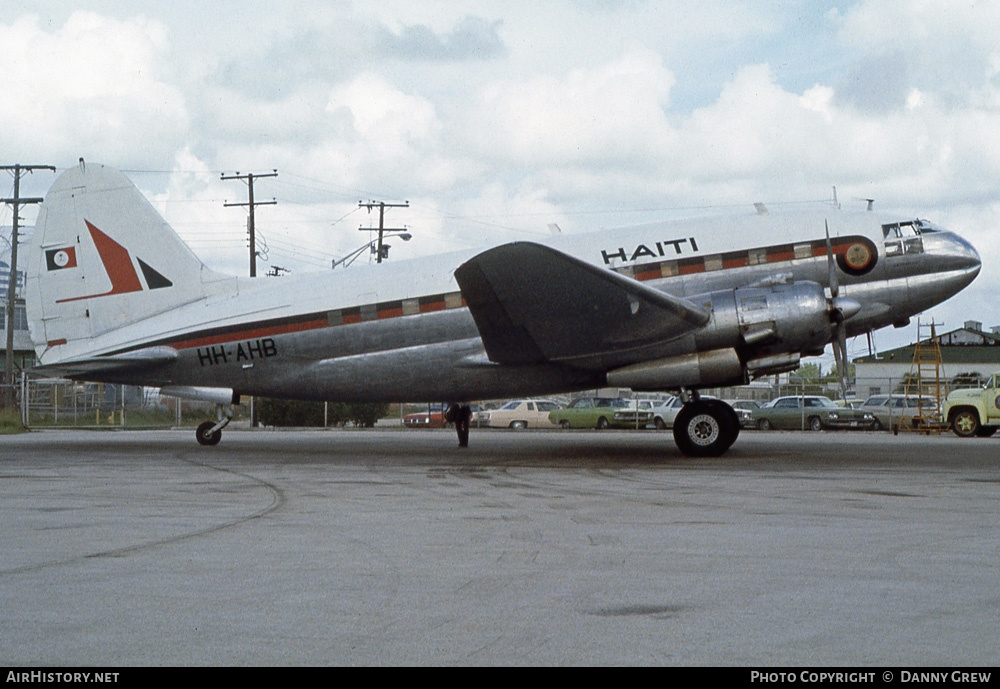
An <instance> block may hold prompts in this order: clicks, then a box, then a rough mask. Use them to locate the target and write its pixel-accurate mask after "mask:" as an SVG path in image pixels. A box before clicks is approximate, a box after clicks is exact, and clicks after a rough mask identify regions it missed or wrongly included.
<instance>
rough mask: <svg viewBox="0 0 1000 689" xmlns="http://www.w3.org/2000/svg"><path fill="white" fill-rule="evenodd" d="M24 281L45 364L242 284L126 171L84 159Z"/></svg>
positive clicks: (55, 195) (45, 218)
mask: <svg viewBox="0 0 1000 689" xmlns="http://www.w3.org/2000/svg"><path fill="white" fill-rule="evenodd" d="M26 278H27V279H26V283H25V299H26V305H27V311H28V326H29V329H30V331H31V338H32V341H33V342H34V345H35V351H36V353H37V354H38V356H39V359H43V358H44V359H46V360H47V361H52V360H53V359H55V360H58V359H62V358H64V356H68V355H72V354H82V353H85V352H86V351H87V349H88V347H87V344H88V343H87V342H86V341H89V340H91V339H92V338H97V337H100V336H101V335H104V334H107V333H111V332H113V331H115V330H116V329H119V328H121V327H123V326H126V325H129V324H133V323H136V322H139V321H142V320H144V319H146V318H149V317H150V316H155V315H157V314H161V313H164V312H167V311H169V310H171V309H174V308H176V307H178V306H180V305H182V304H187V303H190V302H192V301H196V300H198V299H202V298H204V297H205V296H206V295H207V294H208V293H209V292H213V293H214V292H216V291H217V290H216V289H212V288H213V287H215V288H217V287H219V286H220V281H221V280H227V281H235V278H229V277H226V276H223V275H220V274H218V273H215V272H213V271H211V270H209V269H208V268H207V267H206V266H205V265H204V264H203V263H202V262H201V261H200V260H199V259H198V257H197V256H195V255H194V253H192V252H191V250H190V249H189V248H188V247H187V245H185V244H184V242H183V241H181V239H180V237H178V236H177V234H176V233H175V232H174V231H173V229H171V227H170V226H169V225H168V224H167V223H166V221H165V220H164V219H163V218H162V217H161V216H160V214H159V213H157V211H156V210H155V209H154V208H153V207H152V205H150V203H149V202H148V201H147V200H146V197H145V196H143V195H142V193H141V192H140V191H139V190H138V189H136V188H135V186H134V185H133V184H132V182H130V181H129V180H128V178H126V177H125V176H124V175H123V174H121V173H120V172H118V171H116V170H112V169H111V168H108V167H104V166H101V165H93V164H91V165H87V166H86V167H84V165H83V164H82V163H81V165H80V166H79V167H74V168H71V169H69V170H67V171H66V172H64V173H63V174H62V175H60V176H59V178H58V179H56V181H55V183H53V185H52V188H51V189H50V190H49V192H48V194H47V195H46V196H45V201H44V202H43V203H42V206H41V209H40V211H39V215H38V221H37V223H36V225H35V234H34V236H33V238H32V242H31V251H30V254H29V259H28V269H27V276H26ZM46 355H48V356H46Z"/></svg>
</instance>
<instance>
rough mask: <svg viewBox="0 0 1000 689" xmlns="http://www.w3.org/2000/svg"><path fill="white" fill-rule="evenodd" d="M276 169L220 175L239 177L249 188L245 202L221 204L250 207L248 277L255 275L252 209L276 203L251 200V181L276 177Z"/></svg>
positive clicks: (273, 201)
mask: <svg viewBox="0 0 1000 689" xmlns="http://www.w3.org/2000/svg"><path fill="white" fill-rule="evenodd" d="M277 176H278V171H277V170H274V171H273V172H268V173H265V174H263V175H255V174H253V173H252V172H250V173H247V174H245V175H241V174H240V173H239V171H237V172H236V174H235V175H229V176H226V175H225V174H223V175H222V176H221V179H222V180H230V179H239V180H243V181H244V182H246V184H247V189H249V190H250V200H249V201H247V202H246V203H223V204H222V205H223V206H226V207H229V206H249V208H250V222H249V223H247V232H248V233H249V234H250V277H252V278H255V277H257V237H256V234H255V232H254V218H253V209H254V207H256V206H273V205H275V204H276V203H278V202H277V201H276V200H274V199H272V200H270V201H254V200H253V181H254V180H255V179H259V178H261V177H277Z"/></svg>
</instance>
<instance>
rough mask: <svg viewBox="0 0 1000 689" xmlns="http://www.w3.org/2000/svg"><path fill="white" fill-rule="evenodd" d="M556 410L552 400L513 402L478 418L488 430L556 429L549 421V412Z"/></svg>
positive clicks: (556, 407)
mask: <svg viewBox="0 0 1000 689" xmlns="http://www.w3.org/2000/svg"><path fill="white" fill-rule="evenodd" d="M558 409H559V405H558V404H556V403H555V402H553V401H552V400H513V401H511V402H508V403H507V404H505V405H503V406H502V407H500V408H499V409H491V410H489V411H484V412H482V414H481V417H480V418H481V419H482V423H483V425H484V426H487V427H489V428H515V429H518V428H556V427H557V425H556V424H554V423H552V422H551V421H549V412H552V411H556V410H558Z"/></svg>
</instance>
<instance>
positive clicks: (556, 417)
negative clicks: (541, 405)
mask: <svg viewBox="0 0 1000 689" xmlns="http://www.w3.org/2000/svg"><path fill="white" fill-rule="evenodd" d="M630 404H631V400H623V399H610V398H603V397H579V398H577V399H575V400H573V401H572V402H571V403H570V405H569V406H568V407H566V408H565V409H557V410H556V411H552V412H549V420H550V421H552V423H554V424H556V425H557V426H559V427H560V428H610V427H611V425H612V423H613V422H614V417H615V412H616V411H621V410H623V409H626V410H627V409H628V408H629V405H630Z"/></svg>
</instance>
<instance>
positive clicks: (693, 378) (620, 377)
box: [607, 282, 861, 390]
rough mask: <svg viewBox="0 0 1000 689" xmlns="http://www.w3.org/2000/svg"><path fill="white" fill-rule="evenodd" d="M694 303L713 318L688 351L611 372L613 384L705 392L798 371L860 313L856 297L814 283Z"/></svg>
mask: <svg viewBox="0 0 1000 689" xmlns="http://www.w3.org/2000/svg"><path fill="white" fill-rule="evenodd" d="M691 300H692V301H695V302H697V303H699V304H703V305H705V306H706V307H709V308H710V309H711V311H712V320H711V321H710V322H709V323H708V324H707V325H706V326H705V327H704V328H703V329H702V330H700V331H698V332H697V333H696V334H695V335H694V336H693V337H692V338H691V339H689V340H688V339H685V340H683V341H680V342H678V343H677V345H676V347H677V348H678V350H680V349H681V348H683V351H677V352H676V353H675V354H674V355H673V356H670V355H668V356H664V357H662V358H658V359H656V360H651V361H646V362H641V363H637V364H633V365H631V366H625V367H622V368H619V369H616V370H613V371H610V372H609V373H608V374H607V376H608V382H609V384H611V385H622V386H628V387H631V388H633V389H636V390H642V389H645V390H650V389H657V390H662V389H669V388H672V387H704V386H708V385H729V384H739V383H742V382H745V380H746V379H747V377H748V374H749V375H752V376H754V377H756V376H761V375H768V374H772V373H780V372H784V371H789V370H793V369H795V368H796V367H797V366H798V363H799V358H800V356H801V355H802V354H818V353H820V352H822V350H823V348H824V347H825V346H826V344H827V343H828V342H830V340H831V338H832V337H833V332H834V330H833V328H834V324H835V323H837V322H840V321H841V320H843V319H846V318H850V317H851V316H853V315H854V314H855V313H857V312H858V311H859V310H860V309H861V305H860V304H858V303H857V302H856V301H854V300H852V299H846V298H837V299H830V298H828V297H827V296H826V294H825V292H824V289H823V287H822V286H821V285H819V284H818V283H815V282H794V283H787V284H785V283H780V284H772V285H765V286H754V287H742V288H740V289H736V290H724V291H719V292H712V293H710V294H707V295H703V296H701V297H691ZM691 350H694V352H693V353H692V351H691ZM665 353H666V352H665Z"/></svg>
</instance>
